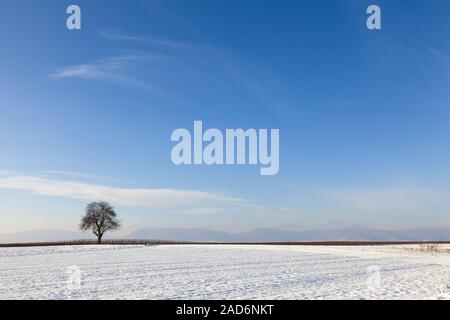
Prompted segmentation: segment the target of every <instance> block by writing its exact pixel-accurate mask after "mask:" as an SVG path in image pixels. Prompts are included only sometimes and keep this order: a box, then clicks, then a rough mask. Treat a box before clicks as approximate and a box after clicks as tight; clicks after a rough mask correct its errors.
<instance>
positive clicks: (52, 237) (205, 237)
mask: <svg viewBox="0 0 450 320" xmlns="http://www.w3.org/2000/svg"><path fill="white" fill-rule="evenodd" d="M93 238H94V236H93V235H91V234H90V233H81V232H74V231H64V230H54V229H45V230H32V231H23V232H18V233H13V234H0V243H20V242H46V241H67V240H79V239H93ZM107 238H110V239H112V238H114V237H113V236H108V237H107ZM124 238H125V239H136V240H141V239H154V240H176V241H204V242H277V241H426V240H428V241H445V240H447V241H450V229H408V230H378V229H368V228H345V229H332V230H325V229H321V230H304V231H288V230H282V229H276V228H260V229H254V230H251V231H248V232H240V233H229V232H224V231H216V230H211V229H207V228H142V229H138V230H135V231H133V232H132V233H130V234H129V235H127V236H126V237H124Z"/></svg>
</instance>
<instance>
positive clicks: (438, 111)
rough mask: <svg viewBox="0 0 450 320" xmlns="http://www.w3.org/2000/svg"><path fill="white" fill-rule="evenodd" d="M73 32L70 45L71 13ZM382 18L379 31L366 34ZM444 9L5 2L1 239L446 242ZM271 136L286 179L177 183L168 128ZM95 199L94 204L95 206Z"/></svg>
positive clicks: (449, 26)
mask: <svg viewBox="0 0 450 320" xmlns="http://www.w3.org/2000/svg"><path fill="white" fill-rule="evenodd" d="M72 3H75V4H77V5H79V6H80V7H81V10H82V30H81V31H69V30H67V29H66V26H65V23H66V18H67V15H66V12H65V11H66V8H67V6H68V5H70V4H72ZM369 4H378V5H379V6H380V7H381V10H382V30H379V31H369V30H368V29H367V28H366V18H367V14H366V8H367V6H368V5H369ZM448 12H450V3H448V2H447V1H437V0H435V1H425V0H421V1H419V0H414V1H408V2H406V1H370V2H369V1H356V0H354V1H337V0H336V1H329V0H326V1H325V0H320V1H282V2H279V1H245V2H244V1H218V0H216V1H206V0H204V1H144V0H135V1H129V2H125V1H100V0H98V1H82V0H79V1H74V2H69V1H56V0H55V1H50V0H46V1H39V2H36V1H22V0H19V1H11V0H4V1H2V8H1V10H0V48H1V50H0V154H1V157H0V198H1V199H2V200H1V202H0V217H1V218H2V224H1V226H0V232H2V233H6V232H15V231H19V230H25V229H38V228H61V229H75V228H76V226H77V224H78V221H79V218H80V216H81V214H82V213H83V210H84V207H85V205H86V203H87V202H89V201H91V200H101V199H104V200H108V201H110V202H111V203H112V204H113V205H114V206H115V207H116V208H117V210H118V213H119V215H120V216H121V218H122V220H123V222H124V231H123V232H126V231H127V230H131V229H133V228H136V227H143V226H177V227H210V228H215V229H223V230H229V231H238V230H247V229H251V228H255V227H282V228H290V229H302V228H334V227H346V226H368V227H374V228H386V229H391V228H414V227H447V228H450V215H449V212H450V200H449V199H450V188H449V187H448V185H449V183H448V182H449V180H450V170H449V169H450V165H449V163H450V161H449V160H450V152H449V150H450V148H449V146H448V141H449V138H450V126H449V120H450V99H449V98H450V90H449V84H450V20H449V19H448ZM194 120H202V121H203V123H204V126H205V127H207V128H219V129H223V130H224V129H226V128H279V129H280V148H281V149H280V171H279V173H278V174H277V175H275V176H269V177H268V176H260V175H259V168H257V167H255V166H211V167H210V166H175V165H173V164H172V162H171V160H170V151H171V148H172V147H173V143H171V142H170V135H171V132H172V131H173V130H174V129H176V128H188V129H191V128H192V126H193V122H194ZM100 198H101V199H100Z"/></svg>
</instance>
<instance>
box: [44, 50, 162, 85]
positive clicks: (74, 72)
mask: <svg viewBox="0 0 450 320" xmlns="http://www.w3.org/2000/svg"><path fill="white" fill-rule="evenodd" d="M156 59H159V57H158V56H156V55H151V54H148V53H142V54H126V55H119V56H115V57H111V58H107V59H102V60H98V61H95V62H92V63H87V64H79V65H72V66H67V67H63V68H59V69H57V70H56V71H54V72H53V73H51V74H50V77H52V78H54V79H67V78H79V79H86V80H98V81H104V82H110V83H116V84H122V85H133V86H141V87H146V88H148V87H150V88H153V89H158V90H160V89H159V88H157V86H155V85H153V84H152V83H149V82H147V81H143V80H140V79H138V78H137V77H135V76H132V75H130V69H131V68H132V67H133V66H137V65H138V64H141V63H143V62H145V61H153V60H156Z"/></svg>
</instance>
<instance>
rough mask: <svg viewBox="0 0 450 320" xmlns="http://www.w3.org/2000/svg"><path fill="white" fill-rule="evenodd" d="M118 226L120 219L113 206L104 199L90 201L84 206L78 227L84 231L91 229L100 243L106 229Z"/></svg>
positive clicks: (115, 228)
mask: <svg viewBox="0 0 450 320" xmlns="http://www.w3.org/2000/svg"><path fill="white" fill-rule="evenodd" d="M119 228H120V221H119V220H118V219H117V214H116V212H115V211H114V208H113V207H112V206H111V205H110V204H109V203H108V202H105V201H100V202H92V203H89V204H88V205H87V207H86V214H85V215H84V216H83V218H81V223H80V229H81V231H86V230H89V229H92V233H93V234H95V235H96V236H97V239H98V243H99V244H101V243H102V237H103V234H104V233H105V232H106V231H110V230H117V229H119Z"/></svg>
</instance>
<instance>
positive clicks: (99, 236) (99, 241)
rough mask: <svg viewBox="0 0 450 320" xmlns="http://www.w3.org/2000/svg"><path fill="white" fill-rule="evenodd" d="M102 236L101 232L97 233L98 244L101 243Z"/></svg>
mask: <svg viewBox="0 0 450 320" xmlns="http://www.w3.org/2000/svg"><path fill="white" fill-rule="evenodd" d="M102 237H103V234H101V233H100V234H99V235H98V244H102Z"/></svg>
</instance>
